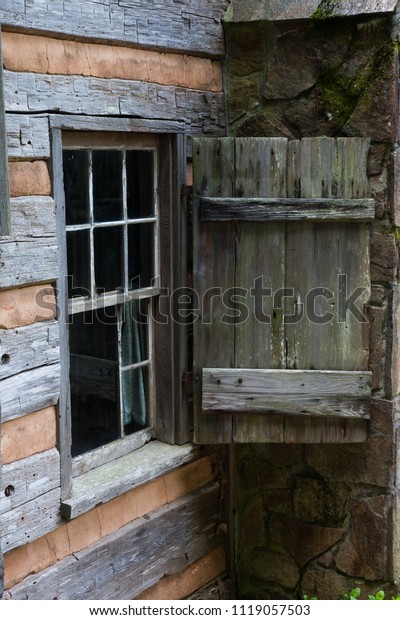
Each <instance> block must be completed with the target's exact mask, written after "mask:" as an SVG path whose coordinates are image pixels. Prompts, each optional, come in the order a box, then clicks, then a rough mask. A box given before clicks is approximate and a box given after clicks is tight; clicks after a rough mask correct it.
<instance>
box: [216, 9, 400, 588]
mask: <svg viewBox="0 0 400 620" xmlns="http://www.w3.org/2000/svg"><path fill="white" fill-rule="evenodd" d="M377 4H379V7H377ZM395 4H396V3H390V2H383V3H363V8H364V12H365V13H369V12H370V11H372V12H373V11H374V10H377V9H383V10H387V11H388V13H385V14H378V15H376V14H375V15H361V16H360V15H358V16H354V13H357V7H358V8H359V7H360V5H357V3H353V2H346V3H345V2H340V1H339V2H337V3H336V2H335V3H330V2H321V3H319V2H317V1H316V2H309V3H296V2H294V1H293V2H290V1H288V2H279V1H277V2H271V3H270V4H268V5H267V4H266V3H262V2H256V1H254V2H250V3H248V4H246V6H245V5H244V3H240V2H237V3H236V2H235V0H234V1H233V9H234V14H233V19H232V21H229V22H228V23H226V28H225V33H226V41H227V56H228V60H227V71H228V79H227V84H228V86H227V92H228V115H229V120H228V122H229V133H230V135H232V136H237V137H246V136H278V135H279V136H283V137H286V138H288V139H289V140H298V139H302V138H305V137H314V136H323V135H325V136H331V137H337V136H346V137H352V136H357V137H358V136H361V137H367V138H368V137H369V138H370V139H371V146H370V151H369V156H368V176H369V183H370V191H371V196H372V197H373V198H374V199H375V201H376V219H375V221H374V223H373V225H372V229H371V248H370V249H371V265H370V273H371V283H372V291H371V298H370V302H369V305H368V313H369V316H370V344H369V370H370V371H372V389H373V406H372V413H371V421H370V427H369V437H368V440H367V441H366V443H360V444H348V445H338V443H337V442H338V441H340V440H338V438H337V437H336V438H334V439H333V442H334V443H332V444H331V445H329V444H325V445H316V444H310V445H308V444H306V443H304V444H299V443H296V439H295V437H292V439H291V442H292V445H262V444H260V445H257V444H255V445H243V446H237V447H236V448H235V452H236V484H237V488H236V506H237V525H236V528H237V538H236V547H237V548H236V553H237V571H238V587H239V592H240V595H241V596H242V597H244V598H266V599H269V598H272V599H274V598H278V599H279V598H283V599H284V598H297V597H298V596H300V597H301V596H303V595H304V594H306V595H308V596H317V597H319V598H323V599H335V598H338V597H340V596H341V595H343V594H344V593H345V592H348V591H349V589H350V588H352V587H354V586H359V587H361V590H362V596H363V597H366V595H367V594H369V593H373V592H376V591H377V590H378V589H379V588H380V587H382V588H384V589H385V591H387V592H390V591H392V592H395V591H396V590H397V585H396V584H398V578H399V573H400V569H399V542H398V537H399V532H398V484H399V469H398V441H399V440H398V432H399V427H398V412H399V404H400V403H399V396H398V395H399V391H400V375H399V350H398V347H399V338H400V332H399V318H398V317H399V315H398V312H399V295H400V287H399V280H398V267H399V262H398V261H399V258H398V256H399V254H398V239H399V237H398V231H399V225H400V211H399V192H398V183H399V163H398V162H399V156H398V139H399V136H398V40H399V39H398V18H399V16H398V15H393V14H389V12H390V11H393V9H394V6H395ZM389 5H390V6H389ZM236 9H237V12H236V13H235V11H236ZM252 9H254V11H253V13H252V12H251V11H252ZM352 9H355V10H354V11H352ZM239 11H243V14H242V15H241V14H240V13H239ZM260 11H265V14H263V15H261V14H260ZM274 11H275V12H274ZM307 11H308V13H307ZM334 14H339V17H337V18H335V19H334V18H333V15H334ZM346 15H353V16H352V17H346ZM235 16H236V18H237V20H236V21H235ZM340 16H341V17H340ZM231 17H232V15H231ZM293 18H302V19H301V20H300V19H299V20H296V21H293ZM304 18H307V19H304ZM313 441H315V439H314V440H313ZM323 441H329V439H326V438H325V439H324V440H323ZM343 441H346V438H345V437H343ZM335 442H336V443H335Z"/></svg>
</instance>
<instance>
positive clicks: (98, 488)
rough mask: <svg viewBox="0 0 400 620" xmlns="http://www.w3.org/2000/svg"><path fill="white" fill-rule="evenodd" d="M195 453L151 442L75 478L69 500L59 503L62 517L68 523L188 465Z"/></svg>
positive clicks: (188, 446) (191, 449) (186, 445)
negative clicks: (172, 470)
mask: <svg viewBox="0 0 400 620" xmlns="http://www.w3.org/2000/svg"><path fill="white" fill-rule="evenodd" d="M196 452H197V449H196V448H195V447H194V446H193V445H192V444H185V445H184V446H171V445H169V444H166V443H162V442H161V441H151V442H150V443H148V444H146V445H145V446H143V447H142V448H140V449H139V450H135V451H134V452H131V453H130V454H126V455H125V456H121V457H120V458H118V459H116V460H115V461H111V462H110V463H106V464H105V465H101V467H97V468H96V469H92V470H91V471H88V472H87V473H85V474H82V475H81V476H78V477H77V478H74V481H73V488H72V495H71V497H70V498H69V499H67V500H65V501H63V502H62V503H61V515H62V517H63V518H64V519H66V520H68V521H69V520H71V519H75V517H78V516H79V515H82V514H84V513H85V512H88V511H89V510H92V509H93V508H95V507H96V506H97V505H99V504H104V503H106V502H108V501H110V500H111V499H114V498H115V497H118V496H119V495H123V494H124V493H127V492H128V491H131V490H132V489H135V488H136V487H138V486H140V485H142V484H144V483H145V482H150V481H151V480H154V478H158V477H159V476H162V475H163V474H165V473H166V472H168V471H170V470H171V469H176V468H177V467H179V466H180V465H183V464H184V463H187V462H189V461H191V460H192V459H193V457H194V456H195V454H196Z"/></svg>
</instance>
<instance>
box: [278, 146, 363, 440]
mask: <svg viewBox="0 0 400 620" xmlns="http://www.w3.org/2000/svg"><path fill="white" fill-rule="evenodd" d="M368 146H369V142H368V140H365V139H357V140H354V139H351V140H349V139H346V138H344V139H338V140H334V139H330V138H313V139H303V140H302V141H301V147H300V151H299V160H298V165H297V166H292V169H297V170H299V171H300V179H299V180H297V182H295V177H296V175H295V174H293V175H292V180H291V184H290V185H291V186H290V187H289V188H288V195H289V196H290V197H291V196H296V195H298V194H297V191H298V187H300V196H301V197H307V198H320V197H334V198H362V197H366V196H367V195H368V179H367V177H366V158H367V154H368ZM368 230H369V229H368V225H366V224H349V223H347V224H339V223H335V224H324V223H313V224H310V223H301V224H295V223H294V224H292V223H289V224H288V234H287V244H288V245H287V284H288V285H289V286H293V287H295V289H296V290H295V293H296V296H297V298H298V301H301V302H302V303H303V304H304V307H303V311H306V313H307V314H308V317H307V316H306V317H304V318H303V319H302V321H301V322H299V323H297V324H293V325H292V324H288V325H287V326H286V339H287V351H288V362H287V363H288V368H292V369H296V368H301V369H311V370H312V369H316V370H319V369H324V370H365V369H366V367H367V350H366V348H365V331H366V326H365V325H363V324H360V323H358V322H357V321H356V320H355V319H354V318H353V317H350V319H349V315H347V319H348V320H347V321H346V322H339V321H338V303H339V291H338V285H339V281H338V274H346V275H347V291H348V295H349V294H350V293H351V292H352V291H353V290H355V289H356V288H357V287H362V288H364V289H365V290H364V293H363V294H362V295H361V297H360V299H359V301H358V302H357V305H358V306H359V307H360V308H361V309H362V308H363V304H365V303H367V301H368V298H369V254H368V246H369V243H368V234H369V232H368ZM300 258H301V260H300ZM313 287H324V288H326V289H328V290H331V291H332V293H333V294H334V298H333V299H332V300H324V299H323V297H320V298H316V299H315V309H316V314H321V315H322V314H324V313H326V312H331V313H332V314H333V315H334V318H333V319H332V321H330V322H329V323H326V324H317V323H316V322H313V321H312V320H310V316H309V315H310V308H311V306H312V305H314V304H313V303H311V302H312V296H311V297H309V299H308V302H309V303H308V308H307V293H309V290H310V289H311V288H313ZM321 292H322V291H321ZM326 294H327V295H329V293H328V291H326ZM311 295H312V294H311ZM296 309H297V312H298V311H299V307H298V306H297V308H296V307H295V304H294V303H293V300H292V302H291V305H290V306H288V309H287V313H288V314H290V315H293V314H294V313H295V310H296ZM365 438H366V425H365V422H364V421H359V422H357V423H355V422H354V421H348V420H341V421H340V422H339V421H338V420H331V421H328V420H316V419H307V420H303V421H301V423H300V422H299V420H296V419H295V418H293V417H290V416H288V417H287V418H286V420H285V442H286V443H291V442H293V443H295V442H298V441H301V442H303V443H307V442H316V441H320V442H335V441H336V442H340V441H365Z"/></svg>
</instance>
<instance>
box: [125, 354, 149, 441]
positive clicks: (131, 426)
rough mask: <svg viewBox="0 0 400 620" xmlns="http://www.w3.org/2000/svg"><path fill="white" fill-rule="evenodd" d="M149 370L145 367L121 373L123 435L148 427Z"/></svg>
mask: <svg viewBox="0 0 400 620" xmlns="http://www.w3.org/2000/svg"><path fill="white" fill-rule="evenodd" d="M148 385H149V369H148V367H147V366H142V367H141V368H135V369H131V370H123V371H122V398H123V420H124V432H125V435H129V434H130V433H134V432H135V431H138V430H140V429H142V428H145V427H146V426H148V416H147V402H148Z"/></svg>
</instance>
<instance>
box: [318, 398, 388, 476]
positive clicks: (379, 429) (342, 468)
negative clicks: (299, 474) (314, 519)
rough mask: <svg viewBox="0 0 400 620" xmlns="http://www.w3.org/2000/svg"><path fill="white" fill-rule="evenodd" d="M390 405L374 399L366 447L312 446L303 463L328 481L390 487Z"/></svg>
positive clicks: (360, 445)
mask: <svg viewBox="0 0 400 620" xmlns="http://www.w3.org/2000/svg"><path fill="white" fill-rule="evenodd" d="M393 409H394V407H393V403H392V402H391V401H387V400H378V399H373V401H372V411H371V421H370V439H369V440H368V442H366V443H365V444H348V445H329V444H326V445H324V446H318V445H313V446H309V447H307V449H306V463H307V465H308V466H309V467H312V468H313V469H314V470H315V471H316V472H317V473H318V474H320V475H321V476H322V477H324V478H326V479H327V480H329V481H334V482H335V483H337V482H344V483H348V484H349V485H353V484H358V483H362V484H370V485H375V486H380V487H384V488H385V487H390V486H391V485H392V484H394V473H395V469H394V463H395V460H394V440H393V432H394V429H393V415H394V411H393Z"/></svg>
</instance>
